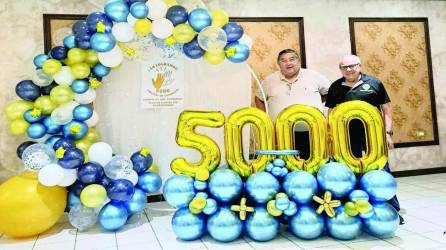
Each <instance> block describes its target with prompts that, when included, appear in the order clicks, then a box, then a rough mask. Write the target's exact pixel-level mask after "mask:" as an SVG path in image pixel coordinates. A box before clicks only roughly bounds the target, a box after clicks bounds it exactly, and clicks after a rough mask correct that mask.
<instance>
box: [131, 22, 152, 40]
mask: <svg viewBox="0 0 446 250" xmlns="http://www.w3.org/2000/svg"><path fill="white" fill-rule="evenodd" d="M133 28H134V29H135V32H136V34H138V35H139V36H145V35H148V34H150V32H152V22H150V21H149V20H148V19H138V20H136V22H135V25H134V26H133Z"/></svg>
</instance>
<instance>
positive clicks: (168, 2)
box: [163, 0, 178, 8]
mask: <svg viewBox="0 0 446 250" xmlns="http://www.w3.org/2000/svg"><path fill="white" fill-rule="evenodd" d="M163 2H164V3H165V4H166V5H167V8H170V7H172V6H174V5H178V2H177V0H163Z"/></svg>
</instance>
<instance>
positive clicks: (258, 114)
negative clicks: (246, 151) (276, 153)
mask: <svg viewBox="0 0 446 250" xmlns="http://www.w3.org/2000/svg"><path fill="white" fill-rule="evenodd" d="M248 123H249V124H252V125H253V126H254V127H255V128H256V129H257V131H258V134H259V136H258V138H257V139H258V141H259V147H260V149H261V150H273V149H274V144H275V143H274V141H275V138H274V124H273V122H272V121H271V118H270V117H269V116H268V114H267V113H265V112H263V111H262V110H260V109H256V108H242V109H239V110H236V111H235V112H233V113H232V114H231V115H230V116H229V117H228V119H227V121H226V125H225V148H226V161H227V162H228V164H229V166H230V167H231V168H232V169H233V170H234V171H236V172H237V173H238V174H239V175H240V176H242V177H248V176H250V175H251V174H252V173H254V172H257V171H262V170H263V169H264V168H265V165H266V164H267V163H268V162H269V161H270V160H272V159H273V156H272V155H260V156H258V157H257V159H255V160H253V161H252V162H251V163H250V164H248V163H247V162H246V161H245V159H244V157H243V143H242V128H243V126H244V125H246V124H248Z"/></svg>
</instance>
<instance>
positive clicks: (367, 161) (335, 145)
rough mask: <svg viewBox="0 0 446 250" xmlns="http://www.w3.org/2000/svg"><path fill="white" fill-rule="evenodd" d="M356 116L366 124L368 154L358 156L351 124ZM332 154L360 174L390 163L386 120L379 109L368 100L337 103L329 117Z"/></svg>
mask: <svg viewBox="0 0 446 250" xmlns="http://www.w3.org/2000/svg"><path fill="white" fill-rule="evenodd" d="M353 119H359V120H361V121H362V122H363V123H364V127H365V131H366V135H365V136H366V145H367V155H365V156H363V157H361V158H356V157H354V156H353V154H352V152H351V150H350V146H349V145H350V136H349V132H348V131H349V130H348V124H349V122H350V121H351V120H353ZM328 124H329V128H330V137H331V141H332V154H333V157H334V158H335V159H336V161H342V162H344V163H346V164H347V165H348V166H350V168H351V169H352V170H353V172H355V173H356V174H361V173H365V172H367V171H370V170H375V169H381V168H383V167H384V165H385V164H386V162H387V155H388V151H387V144H386V138H385V134H384V123H383V119H382V117H381V113H380V112H379V111H378V109H377V108H376V107H374V106H372V105H370V104H368V103H367V102H363V101H350V102H345V103H342V104H340V105H338V106H336V107H335V108H334V109H333V111H332V112H331V113H330V116H329V117H328Z"/></svg>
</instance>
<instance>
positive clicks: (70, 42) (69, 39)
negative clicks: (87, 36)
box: [63, 35, 76, 49]
mask: <svg viewBox="0 0 446 250" xmlns="http://www.w3.org/2000/svg"><path fill="white" fill-rule="evenodd" d="M63 45H64V46H65V47H67V48H69V49H72V48H74V47H75V46H76V41H75V37H74V35H69V36H66V37H65V38H64V39H63Z"/></svg>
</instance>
